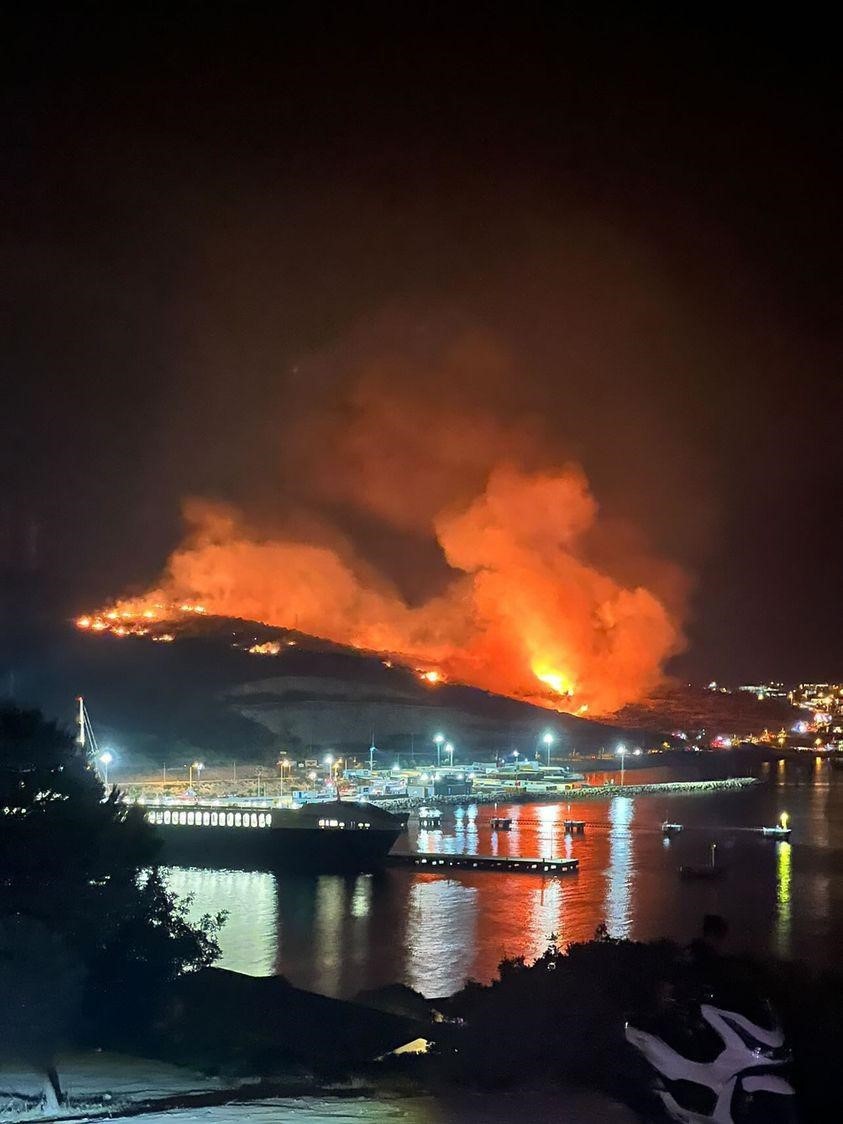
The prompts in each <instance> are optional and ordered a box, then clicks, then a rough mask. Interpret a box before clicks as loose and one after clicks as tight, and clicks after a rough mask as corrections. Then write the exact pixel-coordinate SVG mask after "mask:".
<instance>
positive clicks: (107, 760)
mask: <svg viewBox="0 0 843 1124" xmlns="http://www.w3.org/2000/svg"><path fill="white" fill-rule="evenodd" d="M97 760H98V761H99V763H100V765H102V774H103V778H102V783H103V784H104V785H105V787H106V790H108V766H109V765H110V764H111V762H112V761H113V760H114V757H113V756H112V754H111V753H110V752H109V751H108V750H107V749H106V750H104V751H103V752H102V753H101V754H100V755H99V757H98V758H97Z"/></svg>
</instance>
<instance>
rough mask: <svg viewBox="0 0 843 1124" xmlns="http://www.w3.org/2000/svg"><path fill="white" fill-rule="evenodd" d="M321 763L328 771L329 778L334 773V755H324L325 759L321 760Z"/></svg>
mask: <svg viewBox="0 0 843 1124" xmlns="http://www.w3.org/2000/svg"><path fill="white" fill-rule="evenodd" d="M323 763H324V764H325V765H326V767H327V769H328V776H329V777H330V776H331V774H332V773H333V771H334V755H333V754H332V753H326V754H325V757H324V758H323Z"/></svg>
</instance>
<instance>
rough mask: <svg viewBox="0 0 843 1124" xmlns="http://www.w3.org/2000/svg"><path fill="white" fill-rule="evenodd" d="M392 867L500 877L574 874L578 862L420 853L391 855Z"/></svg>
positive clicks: (572, 860) (570, 860) (576, 860)
mask: <svg viewBox="0 0 843 1124" xmlns="http://www.w3.org/2000/svg"><path fill="white" fill-rule="evenodd" d="M387 862H388V863H389V864H390V865H392V866H412V867H415V868H417V869H419V870H497V871H500V872H502V873H504V874H554V875H558V874H576V873H577V871H578V870H579V866H580V861H579V859H517V858H510V857H507V856H502V855H443V854H436V853H430V852H427V853H425V852H422V851H411V852H409V853H405V854H400V853H399V854H393V855H390V856H389V858H388V859H387Z"/></svg>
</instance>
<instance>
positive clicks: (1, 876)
mask: <svg viewBox="0 0 843 1124" xmlns="http://www.w3.org/2000/svg"><path fill="white" fill-rule="evenodd" d="M156 852H157V845H156V840H155V836H154V833H153V830H152V828H151V827H150V826H149V825H148V824H147V823H146V821H145V819H144V817H143V814H142V811H141V809H139V808H137V807H130V806H127V805H125V804H123V803H121V801H120V800H119V798H118V794H117V792H116V791H114V790H112V792H111V793H109V794H107V795H106V793H105V792H104V790H103V787H102V785H101V783H100V781H99V778H98V777H97V775H96V773H95V772H94V771H93V770H92V769H91V768H90V767H89V764H88V762H87V760H86V758H85V756H84V755H83V754H81V753H80V752H79V750H78V748H77V746H76V743H75V741H74V739H73V738H72V737H71V735H70V734H68V733H67V732H65V731H63V730H60V729H58V728H57V727H56V726H55V725H53V724H51V723H48V722H45V721H44V720H43V719H42V717H41V715H40V714H39V713H38V712H35V711H22V710H18V709H15V708H13V707H5V708H2V709H0V923H2V924H3V925H4V926H6V927H7V928H8V927H10V928H8V931H10V932H14V931H15V926H16V925H24V924H26V925H29V926H33V927H35V929H34V931H37V932H38V933H41V934H43V939H41V940H39V941H34V942H33V943H32V945H31V948H30V955H29V960H28V962H27V966H26V971H27V972H28V973H29V974H30V977H31V978H33V979H34V978H37V977H38V976H39V965H40V971H41V972H42V973H44V974H45V975H47V976H49V977H50V978H53V977H54V976H56V975H57V971H56V968H55V966H56V963H57V960H56V957H57V956H66V957H67V958H68V960H69V961H70V962H72V964H73V965H74V972H73V976H74V978H76V977H77V976H78V978H79V980H80V981H84V982H80V985H79V987H78V994H76V995H75V997H74V998H73V1001H72V1002H68V1003H64V1000H63V999H62V996H63V995H64V993H63V992H59V993H57V995H58V998H59V1000H60V1002H59V1004H58V1006H59V1007H60V1008H61V1010H62V1012H63V1015H62V1018H61V1019H60V1020H59V1019H57V1020H54V1021H53V1023H51V1025H50V1028H49V1033H47V1032H46V1031H45V1032H44V1033H43V1034H40V1037H41V1039H43V1041H44V1044H45V1049H48V1050H53V1049H54V1047H55V1045H56V1044H57V1041H58V1038H59V1037H61V1034H62V1033H63V1034H65V1035H66V1034H68V1033H69V1034H71V1036H72V1037H73V1038H75V1039H76V1040H79V1039H80V1038H81V1037H83V1036H84V1035H86V1034H87V1035H88V1036H90V1037H92V1038H93V1039H95V1040H96V1041H97V1042H103V1041H106V1042H109V1043H110V1044H121V1043H124V1042H128V1041H130V1040H131V1038H132V1035H133V1032H134V1031H135V1030H138V1029H140V1028H141V1027H142V1024H143V1020H144V1018H145V1017H146V1015H147V1013H148V1012H149V1010H150V1009H151V1005H152V1004H153V1003H154V1002H155V1000H156V997H157V996H158V995H160V993H161V990H162V989H163V988H166V987H167V985H168V984H169V983H170V982H171V981H172V980H173V979H174V978H175V976H177V975H178V974H180V973H181V972H184V971H188V970H191V969H195V968H200V967H204V966H207V965H208V964H210V963H212V962H213V960H214V959H215V958H216V956H217V955H218V952H219V950H218V947H217V945H216V942H215V939H214V935H215V932H216V930H217V927H218V925H219V923H220V922H221V920H222V919H221V918H214V919H212V918H206V919H204V920H203V922H202V923H201V924H200V925H199V926H192V925H190V924H189V923H188V921H187V919H186V916H185V912H184V904H182V905H179V904H178V903H177V902H176V901H175V900H174V899H173V898H172V897H171V895H170V894H169V893H168V892H167V891H166V889H165V887H164V886H163V884H162V883H161V881H160V879H159V878H158V876H157V874H156V873H155V871H154V869H153V863H154V861H155V856H156ZM57 949H61V952H60V953H58V952H56V950H57ZM36 1008H37V1004H35V1005H34V1006H33V1007H31V1008H27V1010H25V1011H24V1013H23V1015H22V1016H21V1019H20V1020H18V1024H17V1030H16V1031H15V1032H14V1033H13V1034H12V1036H11V1037H7V1036H4V1037H3V1046H4V1048H5V1049H6V1050H7V1051H9V1050H13V1049H14V1048H15V1047H16V1045H17V1046H20V1047H21V1049H24V1047H25V1049H24V1052H26V1053H31V1052H32V1051H31V1045H32V1044H31V1041H30V1039H31V1038H32V1036H33V1035H34V1036H35V1037H39V1034H38V1033H37V1026H36V1023H37V1021H38V1020H39V1019H41V1016H40V1015H39V1014H37V1013H36ZM27 1011H29V1012H30V1014H31V1016H32V1017H31V1018H30V1015H29V1014H27Z"/></svg>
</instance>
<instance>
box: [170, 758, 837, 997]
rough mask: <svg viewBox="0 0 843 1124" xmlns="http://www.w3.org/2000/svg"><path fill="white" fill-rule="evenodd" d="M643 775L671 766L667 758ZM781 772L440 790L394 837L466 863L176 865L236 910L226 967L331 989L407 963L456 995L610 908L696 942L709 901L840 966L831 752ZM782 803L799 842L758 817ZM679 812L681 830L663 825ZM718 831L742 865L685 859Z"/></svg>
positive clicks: (697, 856) (770, 819) (632, 931)
mask: <svg viewBox="0 0 843 1124" xmlns="http://www.w3.org/2000/svg"><path fill="white" fill-rule="evenodd" d="M642 779H644V778H642ZM646 779H647V780H652V781H653V782H659V783H661V782H663V781H665V780H667V777H666V776H665V771H663V770H662V771H658V772H657V771H653V772H651V773H650V774H649V775H648V776H647V778H646ZM766 779H767V781H768V783H766V784H757V785H753V786H746V787H739V788H738V789H736V790H734V791H730V790H725V791H724V790H720V789H714V790H712V791H709V792H705V793H702V794H695V795H694V796H693V798H692V799H689V798H688V797H687V796H686V795H684V794H680V795H676V796H674V795H672V794H665V795H660V796H659V798H658V799H657V800H652V799H649V798H639V797H630V798H627V797H626V796H625V795H617V796H613V797H610V798H606V799H603V800H597V801H595V800H589V801H588V802H587V803H586V802H585V801H582V802H579V801H575V800H571V801H568V800H565V801H564V802H557V803H555V804H551V803H546V802H544V801H540V802H533V803H528V804H521V803H518V802H511V803H506V802H499V803H498V807H497V809H494V810H493V808H491V807H488V806H485V805H484V804H482V803H479V802H475V801H465V800H463V801H462V803H461V804H460V805H459V806H457V807H451V806H448V805H444V802H437V806H438V808H439V810H440V811H441V812H442V821H441V824H440V827H439V828H438V829H425V828H423V827H421V826H420V825H419V822H418V816H417V815H416V814H415V813H412V814H411V815H410V818H409V824H408V831H407V834H404V835H401V836H399V839H398V841H397V842H396V844H395V845H394V847H393V853H396V852H397V853H400V852H404V853H410V852H415V853H417V854H419V855H423V856H424V855H431V854H433V855H437V856H439V857H440V858H441V857H443V856H454V857H455V859H456V860H457V861H459V862H460V864H461V865H459V866H445V865H441V866H430V865H429V864H419V865H415V863H414V862H413V861H412V860H411V859H409V858H406V859H400V858H399V859H398V860H397V861H393V860H392V858H390V860H389V861H388V863H387V864H386V865H385V866H384V867H383V868H382V869H380V870H378V871H376V872H374V873H363V874H351V873H344V874H316V875H313V874H303V873H299V872H296V871H280V872H263V871H257V870H255V871H243V870H233V869H209V868H208V867H201V868H200V867H198V866H194V867H192V868H188V866H187V865H182V866H180V867H179V868H170V870H169V872H168V874H167V877H168V879H172V884H173V886H174V888H176V889H177V890H178V891H179V892H180V893H184V894H194V895H195V898H194V903H193V905H192V906H191V914H192V915H193V916H196V917H201V916H202V914H203V913H208V912H214V911H215V910H218V909H227V910H229V920H228V922H227V924H226V926H225V928H224V930H223V933H222V943H223V967H230V968H232V969H234V970H237V971H247V972H251V973H255V974H269V975H271V974H273V973H280V974H282V975H285V976H287V977H288V978H289V979H290V980H291V981H293V982H294V983H295V984H297V985H298V986H303V987H310V988H312V989H314V990H317V991H323V992H325V993H326V994H332V995H344V996H353V995H355V994H356V993H357V992H358V991H360V990H361V989H362V988H367V987H378V986H381V985H383V984H387V983H392V982H395V981H400V982H402V983H404V984H406V985H407V986H408V987H412V988H414V989H416V990H418V991H421V992H423V993H424V994H426V995H445V994H448V993H449V992H451V991H453V990H455V989H457V988H459V987H461V986H462V984H463V982H464V980H465V979H466V978H468V977H473V978H475V979H479V980H488V979H491V978H492V977H493V976H494V975H495V974H496V973H497V969H498V964H499V963H500V961H501V959H502V957H504V956H520V955H523V956H525V957H527V959H528V960H529V959H531V958H533V957H536V956H540V955H541V954H542V953H543V952H544V950H545V949H546V947H547V941H548V938H549V935H550V934H551V933H556V934H558V936H559V939H560V941H561V942H563V943H568V942H572V941H573V942H577V941H582V940H588V939H589V938H591V937H592V936H593V935H594V931H595V929H596V927H597V926H598V925H599V924H601V923H603V922H605V924H606V927H607V929H608V932H609V933H610V934H611V935H612V936H616V937H631V938H633V939H636V940H647V939H650V938H655V937H668V938H672V939H675V940H678V941H684V942H687V941H689V940H692V939H693V938H694V937H695V936H696V935H697V934H698V933H699V927H700V924H701V921H702V917H703V916H704V915H705V914H707V913H716V914H719V915H721V916H722V917H724V918H725V919H726V921H727V923H728V926H729V934H730V935H729V947H735V948H738V949H747V950H750V951H757V952H760V953H764V954H773V955H780V956H794V957H797V958H805V959H810V961H811V962H812V963H814V964H816V965H817V966H820V967H826V966H828V967H831V966H832V965H833V964H834V963H835V962H836V949H837V947H838V945H839V943H840V942H841V941H843V928H841V923H840V922H839V920H838V919H837V918H836V915H835V914H834V913H833V903H834V901H835V900H836V898H837V896H838V895H839V894H840V893H843V882H841V879H840V878H839V877H838V876H837V875H834V876H831V877H830V876H829V866H828V859H829V855H830V854H831V852H832V851H833V850H834V849H837V848H841V847H843V817H839V811H840V808H841V802H843V783H841V781H840V778H839V774H836V773H834V772H833V771H832V770H831V769H830V768H829V767H828V766H827V765H826V764H825V763H821V764H818V765H816V766H815V767H814V768H813V770H812V772H811V773H810V774H807V773H806V771H805V770H804V769H803V768H796V767H795V766H793V765H788V764H785V765H784V766H782V768H781V769H778V768H776V766H775V765H774V766H772V767H771V768H770V769H769V770H766ZM784 809H787V811H788V812H789V813H790V817H791V819H790V824H791V825H792V826H793V839H795V842H794V843H791V842H789V841H787V840H778V839H775V838H768V837H765V836H763V835H762V834H761V832H760V830H759V827H760V825H762V824H775V823H776V822H777V821H778V820H779V818H780V816H781V813H782V811H783V810H784ZM494 816H498V817H506V818H510V819H511V820H512V823H511V828H510V830H509V831H499V830H495V829H494V828H493V827H492V823H491V821H492V818H493V817H494ZM572 818H577V819H584V820H585V821H586V823H587V827H586V831H585V833H584V834H583V835H576V836H572V835H570V834H568V833H567V832H566V831H565V828H564V821H565V820H567V819H572ZM664 822H668V823H679V824H682V825H683V826H684V831H683V832H681V833H679V834H678V835H674V836H665V835H663V834H662V830H661V828H662V824H663V823H664ZM712 842H716V843H717V844H718V848H717V868H718V869H720V868H721V867H722V868H723V869H724V870H726V868H728V871H727V873H725V874H724V875H722V876H721V875H715V876H713V877H711V876H704V877H702V878H699V879H695V878H693V877H689V878H684V877H680V875H679V873H678V871H679V867H680V866H683V865H687V866H694V865H705V864H706V863H707V860H708V859H709V853H708V848H709V845H710V844H711V843H712ZM475 856H493V857H495V858H498V859H503V858H513V859H520V858H530V857H533V856H541V857H543V858H547V857H548V856H553V857H559V858H561V859H576V860H577V862H578V868H577V873H576V874H572V875H571V876H570V877H568V876H565V877H556V876H554V875H548V874H543V873H541V872H538V871H536V872H531V871H525V870H524V869H523V868H521V869H519V870H518V871H515V870H513V871H512V872H507V871H506V870H505V869H502V868H501V867H499V868H498V869H496V870H493V871H487V870H483V869H480V868H479V867H477V868H474V867H472V866H471V865H470V862H473V861H476V858H475ZM466 860H468V861H466ZM314 933H316V934H317V935H318V940H314V939H313V934H314Z"/></svg>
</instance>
